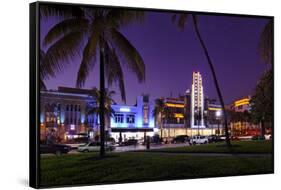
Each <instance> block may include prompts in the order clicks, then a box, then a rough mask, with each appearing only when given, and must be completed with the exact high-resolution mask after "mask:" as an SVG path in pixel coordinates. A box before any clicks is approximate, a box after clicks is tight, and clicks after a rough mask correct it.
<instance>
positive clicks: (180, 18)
mask: <svg viewBox="0 0 281 190" xmlns="http://www.w3.org/2000/svg"><path fill="white" fill-rule="evenodd" d="M188 17H191V19H192V21H193V26H194V29H195V33H196V35H197V37H198V39H199V42H200V45H201V47H202V49H203V52H204V54H205V57H206V59H207V62H208V65H209V67H210V70H211V73H212V76H213V80H214V84H215V88H216V91H217V94H218V97H219V101H220V104H221V106H222V111H223V117H224V127H225V137H226V138H225V139H226V144H227V146H228V147H230V146H231V144H230V139H229V131H228V125H227V114H226V109H225V105H224V100H223V97H222V93H221V90H220V87H219V83H218V79H217V76H216V72H215V68H214V65H213V63H212V60H211V57H210V55H209V52H208V50H207V47H206V45H205V43H204V41H203V39H202V37H201V34H200V31H199V27H198V18H197V16H196V15H194V14H184V13H183V14H174V15H173V17H172V20H173V22H177V24H178V27H179V28H180V29H181V30H183V29H184V27H185V25H186V21H187V19H188Z"/></svg>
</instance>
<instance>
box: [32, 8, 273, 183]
mask: <svg viewBox="0 0 281 190" xmlns="http://www.w3.org/2000/svg"><path fill="white" fill-rule="evenodd" d="M273 26H274V18H273V17H272V16H257V15H239V14H225V13H210V12H194V11H179V10H159V9H144V8H129V7H114V6H96V5H85V4H68V3H51V2H35V3H31V4H30V186H31V187H34V188H46V187H59V186H78V185H96V184H116V183H131V182H148V181H161V180H177V179H192V178H205V177H223V176H237V175H253V174H269V173H273V172H274V160H273V158H274V156H273V153H274V149H273V139H274V119H273V114H274V97H273V91H274V85H273V69H274V64H273V61H274V59H273V52H274V50H273V42H274V40H273V39H274V38H273Z"/></svg>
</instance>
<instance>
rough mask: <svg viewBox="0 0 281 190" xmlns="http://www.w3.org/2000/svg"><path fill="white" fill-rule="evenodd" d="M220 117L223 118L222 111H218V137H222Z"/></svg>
mask: <svg viewBox="0 0 281 190" xmlns="http://www.w3.org/2000/svg"><path fill="white" fill-rule="evenodd" d="M220 117H221V110H218V111H216V118H217V121H218V136H219V135H220Z"/></svg>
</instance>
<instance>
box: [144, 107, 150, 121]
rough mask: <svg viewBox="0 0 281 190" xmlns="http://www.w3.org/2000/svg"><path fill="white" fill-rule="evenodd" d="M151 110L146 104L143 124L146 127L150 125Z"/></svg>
mask: <svg viewBox="0 0 281 190" xmlns="http://www.w3.org/2000/svg"><path fill="white" fill-rule="evenodd" d="M148 113H149V110H148V105H147V104H145V105H144V106H143V124H144V125H148V121H149V114H148Z"/></svg>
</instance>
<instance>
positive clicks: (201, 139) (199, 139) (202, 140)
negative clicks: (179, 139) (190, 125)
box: [190, 135, 209, 144]
mask: <svg viewBox="0 0 281 190" xmlns="http://www.w3.org/2000/svg"><path fill="white" fill-rule="evenodd" d="M208 142H209V139H208V138H207V137H206V136H199V135H197V136H193V137H192V138H191V139H190V144H207V143H208Z"/></svg>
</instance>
